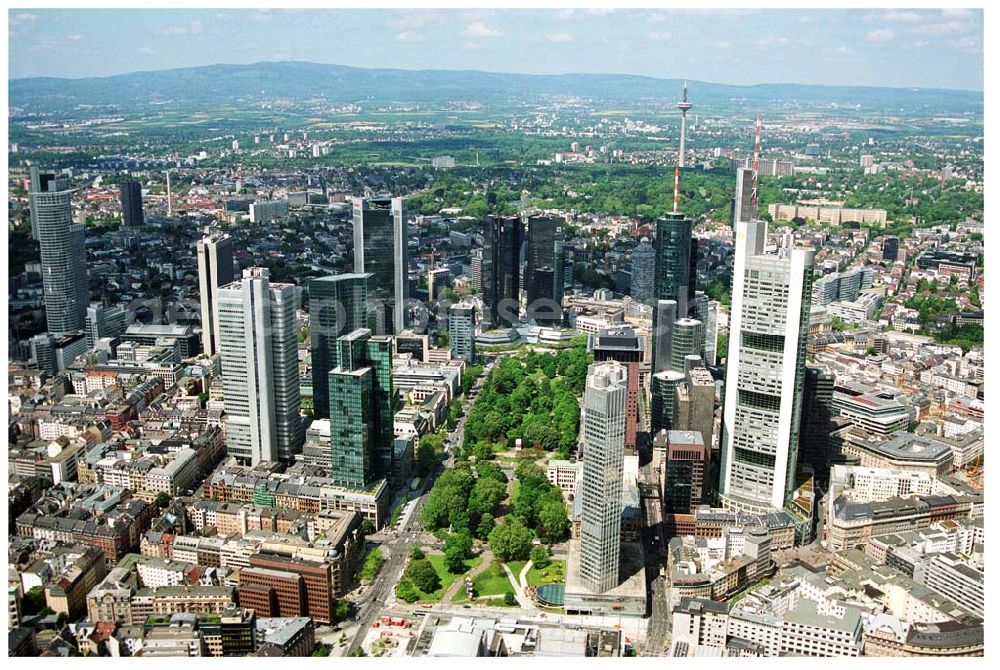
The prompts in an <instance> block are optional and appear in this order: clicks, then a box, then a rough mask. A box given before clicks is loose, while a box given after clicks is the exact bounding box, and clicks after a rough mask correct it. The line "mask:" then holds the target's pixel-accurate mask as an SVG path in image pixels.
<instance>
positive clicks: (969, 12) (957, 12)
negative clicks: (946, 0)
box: [941, 9, 982, 18]
mask: <svg viewBox="0 0 1000 670" xmlns="http://www.w3.org/2000/svg"><path fill="white" fill-rule="evenodd" d="M978 11H979V12H981V11H982V10H978ZM941 14H943V15H944V16H958V17H961V18H972V17H973V16H975V15H976V14H977V10H973V9H942V10H941Z"/></svg>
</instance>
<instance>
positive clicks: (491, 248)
mask: <svg viewBox="0 0 1000 670" xmlns="http://www.w3.org/2000/svg"><path fill="white" fill-rule="evenodd" d="M523 240H524V224H523V223H521V219H520V218H519V217H516V216H508V217H497V216H488V217H486V220H485V221H484V222H483V302H484V305H485V316H486V318H487V319H489V322H490V324H491V325H492V326H494V327H501V326H508V327H509V326H513V325H515V324H517V323H519V319H518V312H519V303H518V300H520V289H521V283H520V277H519V273H518V270H519V267H518V265H519V257H520V253H521V243H522V242H523Z"/></svg>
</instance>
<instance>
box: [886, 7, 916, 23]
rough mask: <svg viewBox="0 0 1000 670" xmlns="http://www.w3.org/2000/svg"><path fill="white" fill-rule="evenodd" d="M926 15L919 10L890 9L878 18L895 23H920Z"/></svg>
mask: <svg viewBox="0 0 1000 670" xmlns="http://www.w3.org/2000/svg"><path fill="white" fill-rule="evenodd" d="M924 16H925V15H924V14H919V13H917V12H911V11H907V10H898V9H890V10H889V11H887V12H882V13H881V14H879V15H878V16H877V17H876V18H878V19H880V20H882V21H891V22H893V23H920V22H921V21H923V20H924Z"/></svg>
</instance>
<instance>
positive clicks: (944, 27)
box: [913, 21, 975, 35]
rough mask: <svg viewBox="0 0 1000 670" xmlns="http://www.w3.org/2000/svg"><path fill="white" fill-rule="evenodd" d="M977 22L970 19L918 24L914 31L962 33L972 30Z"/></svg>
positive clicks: (924, 33) (920, 32) (942, 33)
mask: <svg viewBox="0 0 1000 670" xmlns="http://www.w3.org/2000/svg"><path fill="white" fill-rule="evenodd" d="M974 28H975V24H973V23H970V22H968V21H945V22H944V23H929V24H927V25H924V26H917V27H916V28H914V29H913V32H915V33H918V34H920V35H960V34H962V33H968V32H972V30H973V29H974Z"/></svg>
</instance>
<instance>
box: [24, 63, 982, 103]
mask: <svg viewBox="0 0 1000 670" xmlns="http://www.w3.org/2000/svg"><path fill="white" fill-rule="evenodd" d="M682 85H683V82H682V81H681V80H678V79H657V78H653V77H640V76H635V75H609V74H564V75H526V74H505V73H493V72H480V71H475V70H395V69H368V68H357V67H347V66H343V65H328V64H321V63H305V62H299V61H286V62H267V63H254V64H251V65H206V66H200V67H190V68H178V69H173V70H159V71H155V72H133V73H130V74H121V75H114V76H111V77H88V78H85V79H60V78H54V77H32V78H28V79H14V80H11V81H10V83H9V94H10V105H11V106H13V107H21V108H24V109H25V110H28V111H40V112H41V111H58V110H67V109H72V108H73V107H76V106H77V105H118V106H120V107H122V108H125V109H129V108H142V107H144V106H146V105H148V104H150V103H153V102H157V101H172V102H174V103H181V104H191V105H194V106H198V105H206V104H218V103H220V102H232V101H237V100H244V101H246V100H249V99H260V98H261V97H267V98H275V97H287V98H293V99H300V100H302V99H308V98H317V97H323V98H326V99H327V100H329V101H330V102H333V103H347V102H359V103H369V104H370V103H388V102H417V103H429V102H441V101H448V100H467V101H473V100H475V101H479V102H482V103H487V104H495V103H501V102H510V101H516V100H521V101H533V100H538V99H542V98H545V97H549V96H577V97H580V98H590V99H598V100H607V101H630V102H636V101H641V100H658V101H661V102H665V101H671V100H675V99H676V98H677V97H678V95H679V93H680V90H681V87H682ZM690 89H691V98H692V100H693V102H694V103H695V104H696V105H698V106H699V107H702V108H703V109H705V108H709V107H714V108H717V109H718V108H722V107H725V108H732V107H734V106H735V107H744V106H745V107H747V108H753V109H756V108H758V107H764V108H767V109H774V108H775V107H776V106H788V105H808V106H816V105H839V106H854V105H858V106H860V108H861V109H862V110H863V111H868V112H894V113H899V112H905V113H911V114H943V113H966V112H972V113H980V114H981V113H982V111H983V94H982V93H980V92H972V91H948V90H943V89H912V88H877V87H866V86H817V85H804V84H760V85H756V86H732V85H726V84H713V83H708V82H695V81H692V82H690Z"/></svg>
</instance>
